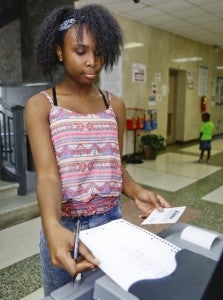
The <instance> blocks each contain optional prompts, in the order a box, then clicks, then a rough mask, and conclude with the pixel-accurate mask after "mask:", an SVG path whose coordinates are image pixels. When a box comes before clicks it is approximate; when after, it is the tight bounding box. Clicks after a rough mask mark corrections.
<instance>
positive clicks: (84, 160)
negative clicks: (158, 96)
mask: <svg viewBox="0 0 223 300" xmlns="http://www.w3.org/2000/svg"><path fill="white" fill-rule="evenodd" d="M42 93H43V94H44V95H46V96H47V98H48V100H49V101H50V103H51V106H52V108H51V111H50V113H49V123H50V131H51V140H52V143H53V147H54V151H55V155H56V159H57V163H58V168H59V174H60V178H61V184H62V193H63V201H62V216H68V217H71V216H73V217H77V216H81V215H84V216H88V215H92V214H95V213H97V214H99V213H104V212H106V211H109V210H110V209H111V208H112V207H114V206H115V205H116V204H117V202H118V201H119V199H120V194H121V192H122V171H121V170H122V168H121V157H120V151H119V143H118V125H117V120H116V116H115V112H114V111H113V109H112V106H111V96H110V94H109V93H108V96H109V97H108V98H109V107H108V108H107V109H106V110H105V111H103V112H99V113H96V114H80V113H76V112H74V111H71V110H68V109H65V108H62V107H60V106H54V104H53V99H52V98H51V97H50V96H49V95H48V94H47V93H46V92H42Z"/></svg>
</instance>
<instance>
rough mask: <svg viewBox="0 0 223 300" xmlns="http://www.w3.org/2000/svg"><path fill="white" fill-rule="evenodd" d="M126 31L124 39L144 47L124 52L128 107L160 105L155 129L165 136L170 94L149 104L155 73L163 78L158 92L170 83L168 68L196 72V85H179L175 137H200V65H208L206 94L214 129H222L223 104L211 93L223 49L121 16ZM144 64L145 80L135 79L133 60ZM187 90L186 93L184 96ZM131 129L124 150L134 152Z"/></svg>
mask: <svg viewBox="0 0 223 300" xmlns="http://www.w3.org/2000/svg"><path fill="white" fill-rule="evenodd" d="M119 21H120V23H121V26H122V28H123V30H124V34H125V42H126V43H128V42H138V43H143V44H144V46H143V47H138V48H131V49H126V50H125V51H124V52H123V70H122V72H123V74H122V76H123V79H122V94H123V95H122V96H123V99H124V101H125V103H126V107H138V108H144V109H150V108H151V109H157V111H158V129H157V130H155V131H154V133H160V134H162V135H164V136H165V137H166V132H167V108H168V94H167V95H164V96H162V100H161V101H156V105H155V106H149V105H148V97H149V95H151V94H152V93H151V85H152V82H153V81H154V75H155V73H160V75H161V81H160V82H157V84H158V93H157V94H161V93H162V86H163V85H166V86H167V87H168V82H169V69H170V68H172V69H177V70H179V71H180V70H182V71H185V72H186V73H185V74H187V72H193V73H194V89H188V88H187V87H186V88H185V87H181V86H179V87H178V97H179V99H178V110H177V114H178V123H177V130H176V138H177V140H179V141H182V142H186V141H190V140H194V139H197V138H198V136H199V127H200V122H201V113H200V96H198V84H199V76H198V75H199V67H200V66H205V67H207V68H208V84H207V98H208V105H207V107H208V111H209V112H210V113H211V117H212V120H213V122H214V123H215V125H216V127H217V129H216V132H215V133H220V132H223V106H221V105H215V104H214V102H213V101H212V100H213V97H212V96H213V95H212V81H213V80H215V79H216V77H217V76H222V77H223V72H222V71H221V72H220V71H218V72H217V69H216V67H217V65H223V52H221V51H220V52H216V51H215V50H214V49H213V47H211V46H208V45H205V44H202V43H198V42H196V41H192V40H190V39H187V38H183V37H180V36H178V35H175V34H172V33H169V32H167V31H164V30H160V29H157V28H154V27H151V26H148V25H145V24H143V23H140V22H137V21H133V20H129V19H125V18H123V17H120V18H119ZM179 57H202V61H197V62H187V63H175V62H173V61H172V59H174V58H179ZM133 63H140V64H145V65H146V69H147V80H146V83H144V84H143V83H133V82H132V64H133ZM184 91H185V96H184ZM181 94H182V98H181ZM131 145H132V139H131V133H127V137H126V141H125V147H124V148H125V149H124V154H125V153H131V149H130V148H131Z"/></svg>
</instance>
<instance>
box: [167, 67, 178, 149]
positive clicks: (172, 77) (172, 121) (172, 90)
mask: <svg viewBox="0 0 223 300" xmlns="http://www.w3.org/2000/svg"><path fill="white" fill-rule="evenodd" d="M177 78H178V71H177V70H173V69H170V70H169V98H168V110H167V144H174V143H175V141H176V111H177V81H178V80H177Z"/></svg>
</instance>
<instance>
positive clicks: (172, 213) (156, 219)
mask: <svg viewBox="0 0 223 300" xmlns="http://www.w3.org/2000/svg"><path fill="white" fill-rule="evenodd" d="M185 208H186V206H180V207H169V208H164V209H163V211H162V212H160V211H158V210H157V209H156V208H155V209H154V210H153V211H152V213H151V214H150V215H149V216H148V218H146V219H145V220H144V221H143V222H142V223H141V224H142V225H145V224H167V223H176V222H177V221H178V219H179V218H180V216H181V215H182V214H183V212H184V210H185Z"/></svg>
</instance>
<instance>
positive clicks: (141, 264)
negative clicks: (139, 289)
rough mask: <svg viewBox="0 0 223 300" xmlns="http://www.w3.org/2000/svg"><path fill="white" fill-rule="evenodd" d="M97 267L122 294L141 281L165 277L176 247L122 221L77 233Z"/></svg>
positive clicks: (169, 270) (173, 259) (171, 263)
mask: <svg viewBox="0 0 223 300" xmlns="http://www.w3.org/2000/svg"><path fill="white" fill-rule="evenodd" d="M80 239H81V240H82V242H84V243H85V245H86V246H87V247H88V248H89V249H90V250H91V251H92V253H93V254H94V255H95V257H97V258H98V259H99V260H100V262H101V263H100V265H99V267H100V268H101V269H102V270H103V271H104V272H105V273H106V274H107V275H108V276H109V277H110V278H112V279H113V280H114V281H115V282H116V283H117V284H119V285H120V286H121V287H122V288H123V289H124V290H126V291H127V290H128V289H129V287H130V286H131V285H132V284H133V283H135V282H137V281H140V280H143V279H157V278H162V277H165V276H168V275H169V274H171V273H172V272H173V271H174V270H175V268H176V260H175V254H176V253H177V252H178V251H179V250H180V248H179V247H177V246H175V245H173V244H171V243H170V242H168V241H166V240H164V239H162V238H160V237H159V236H157V235H155V234H153V233H151V232H150V231H147V230H145V229H143V228H141V227H138V226H135V225H134V224H132V223H129V222H127V221H126V220H123V219H118V220H115V221H111V222H109V223H107V224H105V225H101V226H98V227H95V228H92V229H87V230H83V231H81V232H80Z"/></svg>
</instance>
